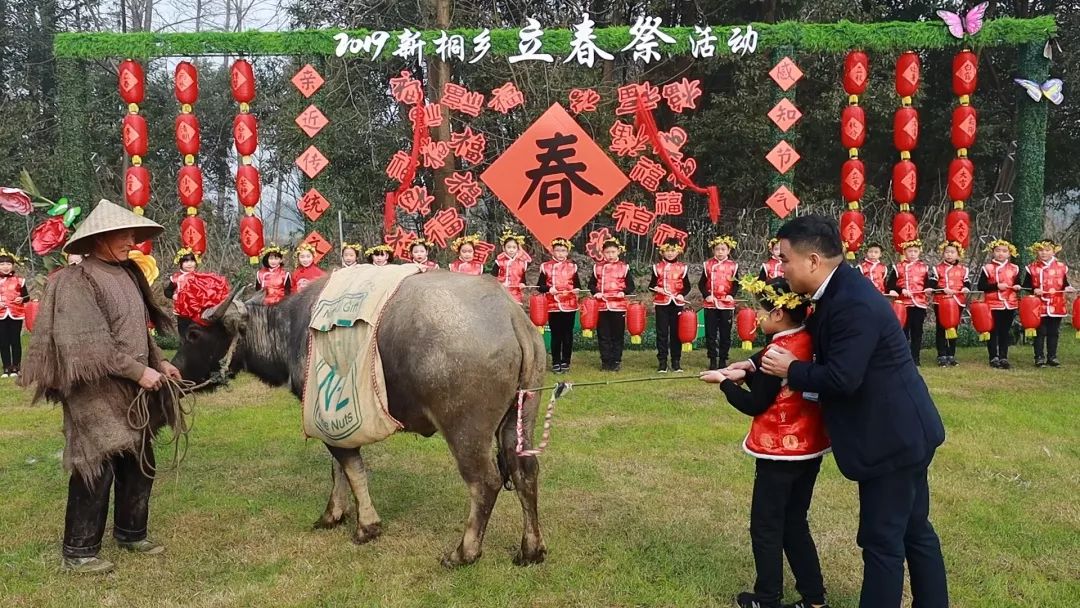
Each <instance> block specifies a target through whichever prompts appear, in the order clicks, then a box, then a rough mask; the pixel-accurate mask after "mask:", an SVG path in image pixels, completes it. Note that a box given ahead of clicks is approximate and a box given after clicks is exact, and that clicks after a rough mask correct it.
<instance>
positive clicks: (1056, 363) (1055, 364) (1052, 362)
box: [15, 357, 1061, 376]
mask: <svg viewBox="0 0 1080 608" xmlns="http://www.w3.org/2000/svg"><path fill="white" fill-rule="evenodd" d="M1046 364H1047V365H1049V366H1050V367H1061V361H1058V358H1057V357H1050V360H1049V361H1047V362H1046ZM15 375H16V376H17V375H19V374H18V372H16V373H15Z"/></svg>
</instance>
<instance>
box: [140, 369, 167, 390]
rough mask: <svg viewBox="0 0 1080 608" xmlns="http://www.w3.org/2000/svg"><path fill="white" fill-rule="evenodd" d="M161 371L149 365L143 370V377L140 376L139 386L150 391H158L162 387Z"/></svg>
mask: <svg viewBox="0 0 1080 608" xmlns="http://www.w3.org/2000/svg"><path fill="white" fill-rule="evenodd" d="M162 377H163V376H162V375H161V373H159V372H158V371H157V370H156V369H154V368H152V367H147V368H146V369H144V370H143V373H142V377H141V378H139V386H141V387H143V388H145V389H146V390H148V391H156V390H157V389H159V388H161V379H162Z"/></svg>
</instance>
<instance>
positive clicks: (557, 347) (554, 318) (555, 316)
mask: <svg viewBox="0 0 1080 608" xmlns="http://www.w3.org/2000/svg"><path fill="white" fill-rule="evenodd" d="M576 314H577V313H576V312H552V313H548V325H550V326H551V364H552V365H570V354H571V353H572V352H573V351H574V315H576Z"/></svg>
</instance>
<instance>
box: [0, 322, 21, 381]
mask: <svg viewBox="0 0 1080 608" xmlns="http://www.w3.org/2000/svg"><path fill="white" fill-rule="evenodd" d="M22 324H23V322H22V319H11V318H8V319H0V359H2V360H3V362H4V371H5V372H10V371H17V370H18V369H19V366H20V365H22Z"/></svg>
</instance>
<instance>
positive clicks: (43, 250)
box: [30, 216, 68, 255]
mask: <svg viewBox="0 0 1080 608" xmlns="http://www.w3.org/2000/svg"><path fill="white" fill-rule="evenodd" d="M67 237H68V229H67V226H65V225H64V218H63V216H57V217H50V218H49V219H47V220H45V221H44V222H42V223H40V224H38V225H37V227H36V228H34V230H33V231H32V232H31V233H30V248H31V249H33V250H34V253H36V254H38V255H45V254H47V253H50V252H53V251H56V250H57V249H59V248H61V247H63V246H64V243H66V242H67Z"/></svg>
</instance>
